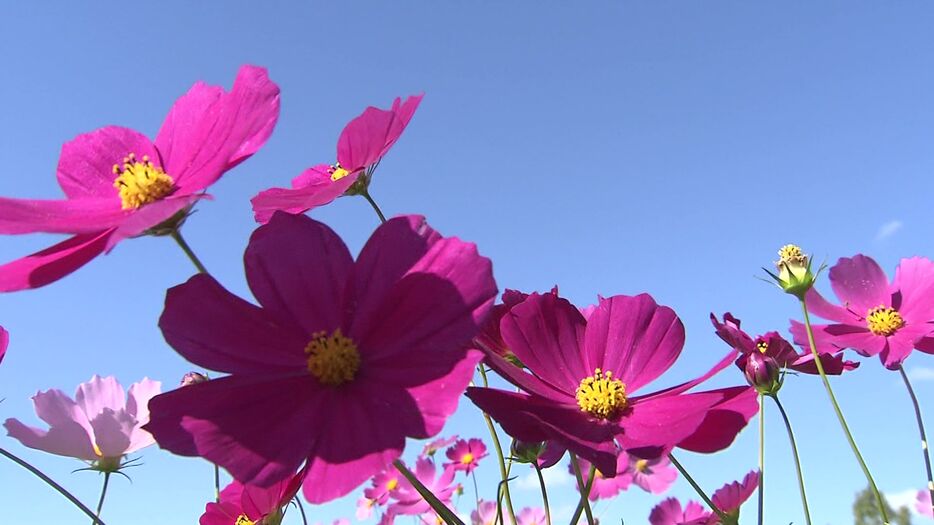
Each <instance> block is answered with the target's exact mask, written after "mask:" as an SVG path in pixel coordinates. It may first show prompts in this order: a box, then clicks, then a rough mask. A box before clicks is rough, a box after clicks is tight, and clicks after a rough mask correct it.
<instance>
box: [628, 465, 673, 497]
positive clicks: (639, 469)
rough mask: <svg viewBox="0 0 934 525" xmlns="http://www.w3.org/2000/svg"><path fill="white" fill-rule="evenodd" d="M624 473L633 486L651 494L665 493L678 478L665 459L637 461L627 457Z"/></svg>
mask: <svg viewBox="0 0 934 525" xmlns="http://www.w3.org/2000/svg"><path fill="white" fill-rule="evenodd" d="M626 472H627V473H628V475H629V476H630V477H631V478H632V483H633V484H634V485H636V486H637V487H639V488H641V489H642V490H644V491H646V492H649V493H651V494H661V493H663V492H665V491H666V490H668V489H669V488H670V487H671V485H672V484H673V483H674V482H675V479H677V477H678V471H677V470H676V469H675V468H674V467H672V466H671V462H670V461H669V460H668V458H667V457H661V458H658V459H639V458H637V457H635V456H628V466H627V469H626Z"/></svg>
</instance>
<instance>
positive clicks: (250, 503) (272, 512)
mask: <svg viewBox="0 0 934 525" xmlns="http://www.w3.org/2000/svg"><path fill="white" fill-rule="evenodd" d="M304 475H305V473H304V471H301V472H299V473H298V474H295V475H293V476H290V477H288V478H286V479H284V480H282V481H279V482H277V483H273V484H272V485H271V486H269V487H265V488H264V487H257V486H256V485H243V484H242V483H239V482H237V481H234V482H233V483H231V484H229V485H227V487H226V488H224V490H222V491H221V494H220V501H218V502H213V501H212V502H210V503H208V504H207V505H205V508H204V514H202V515H201V520H200V521H199V523H200V525H279V523H280V522H281V521H282V517H283V515H284V513H283V507H285V506H286V505H287V504H288V503H289V501H291V499H292V498H294V497H295V494H296V493H297V492H298V489H299V488H300V487H301V486H302V479H303V478H304Z"/></svg>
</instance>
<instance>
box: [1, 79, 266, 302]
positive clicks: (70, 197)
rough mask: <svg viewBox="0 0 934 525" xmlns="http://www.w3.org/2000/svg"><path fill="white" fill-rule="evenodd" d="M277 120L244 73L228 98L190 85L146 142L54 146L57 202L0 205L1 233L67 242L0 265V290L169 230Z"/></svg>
mask: <svg viewBox="0 0 934 525" xmlns="http://www.w3.org/2000/svg"><path fill="white" fill-rule="evenodd" d="M278 117H279V88H278V87H277V86H276V85H275V84H274V83H273V82H271V81H270V80H269V78H268V77H267V75H266V70H265V69H262V68H258V67H254V66H243V67H241V68H240V71H239V73H238V74H237V79H236V81H235V82H234V86H233V90H231V91H230V92H225V91H224V90H223V89H222V88H220V87H218V86H209V85H207V84H204V83H201V82H198V83H197V84H195V85H194V86H193V87H192V88H191V89H190V90H189V91H188V93H186V94H185V95H184V96H182V97H181V98H179V99H178V100H177V101H176V102H175V105H174V106H172V109H171V110H169V114H168V116H167V117H166V119H165V122H164V123H163V124H162V128H161V129H160V130H159V133H158V135H156V139H155V141H150V140H149V139H148V138H147V137H146V136H144V135H143V134H141V133H139V132H137V131H133V130H131V129H128V128H122V127H117V126H108V127H105V128H101V129H98V130H96V131H92V132H91V133H86V134H83V135H79V136H78V137H76V138H75V139H74V140H72V141H71V142H68V143H66V144H65V145H64V146H63V147H62V154H61V157H60V158H59V162H58V183H59V185H60V186H61V188H62V191H64V193H65V196H66V198H65V199H64V200H30V199H10V198H0V234H22V233H34V232H47V233H67V234H72V236H71V237H69V238H68V239H66V240H64V241H62V242H60V243H58V244H56V245H54V246H51V247H49V248H46V249H44V250H42V251H40V252H37V253H34V254H32V255H29V256H26V257H24V258H22V259H19V260H16V261H13V262H11V263H7V264H5V265H2V266H0V291H4V292H11V291H16V290H22V289H26V288H38V287H40V286H44V285H46V284H49V283H51V282H54V281H56V280H58V279H61V278H62V277H64V276H66V275H68V274H70V273H71V272H73V271H75V270H77V269H78V268H80V267H81V266H83V265H84V264H86V263H87V262H88V261H90V260H91V259H93V258H94V257H97V256H98V255H100V254H101V253H103V252H105V251H109V250H111V249H112V248H113V247H114V246H115V245H116V244H117V243H118V242H120V241H122V240H123V239H126V238H129V237H135V236H137V235H142V234H145V233H147V232H150V231H154V229H157V228H158V229H160V230H161V229H172V228H176V227H178V225H179V223H180V221H181V220H182V219H183V218H184V215H185V213H186V210H188V209H189V208H190V207H191V206H192V205H193V204H194V203H195V201H197V200H198V199H199V198H201V197H203V196H204V190H205V189H206V188H207V187H208V186H210V185H211V184H213V183H214V182H215V181H217V179H219V178H220V177H221V175H223V174H224V172H226V171H227V170H229V169H231V168H233V167H234V166H236V165H237V164H239V163H241V162H243V161H244V160H246V159H247V158H249V157H250V156H251V155H253V154H254V153H255V152H256V151H257V150H258V149H259V148H260V147H261V146H262V145H263V144H264V143H265V142H266V139H268V138H269V136H270V134H271V133H272V129H273V127H274V126H275V124H276V120H277V119H278Z"/></svg>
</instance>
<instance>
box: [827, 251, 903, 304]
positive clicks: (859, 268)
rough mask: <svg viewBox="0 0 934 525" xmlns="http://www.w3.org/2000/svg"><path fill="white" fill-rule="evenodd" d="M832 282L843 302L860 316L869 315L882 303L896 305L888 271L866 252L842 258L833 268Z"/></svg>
mask: <svg viewBox="0 0 934 525" xmlns="http://www.w3.org/2000/svg"><path fill="white" fill-rule="evenodd" d="M830 285H831V287H832V288H833V291H834V293H836V294H837V297H838V298H840V301H841V302H842V303H844V304H849V305H850V307H851V308H852V309H853V310H855V311H856V312H857V313H858V314H859V315H866V312H868V311H869V309H870V308H875V307H876V306H879V305H883V306H892V304H891V302H892V299H891V294H890V293H889V281H888V279H887V278H886V277H885V272H883V271H882V268H880V267H879V264H878V263H876V261H874V260H873V259H872V258H870V257H867V256H865V255H862V254H859V255H856V256H854V257H853V258H846V257H842V258H840V260H839V261H837V264H835V265H834V266H833V268H831V269H830Z"/></svg>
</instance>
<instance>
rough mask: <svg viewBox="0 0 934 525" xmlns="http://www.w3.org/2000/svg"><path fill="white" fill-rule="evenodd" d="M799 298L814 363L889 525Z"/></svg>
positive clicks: (803, 303)
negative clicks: (831, 386)
mask: <svg viewBox="0 0 934 525" xmlns="http://www.w3.org/2000/svg"><path fill="white" fill-rule="evenodd" d="M798 300H799V302H800V303H801V310H802V311H803V312H804V328H805V329H806V330H807V333H808V344H809V345H810V346H811V353H812V354H814V364H815V365H817V372H818V373H820V378H821V380H822V381H823V382H824V389H825V390H827V396H828V397H830V403H831V404H832V405H833V410H834V412H836V413H837V419H838V420H840V426H841V427H843V433H844V434H846V439H847V441H849V443H850V448H851V449H853V454H854V455H855V456H856V461H858V462H859V466H860V468H862V469H863V474H865V476H866V480H867V481H869V488H870V489H872V493H873V495H874V496H875V498H876V505H878V506H879V513H880V514H881V515H882V523H883V524H884V525H889V515H888V513H887V512H886V511H885V503H884V501H883V499H882V494H880V493H879V488H878V487H876V482H875V481H874V480H873V479H872V474H870V473H869V467H868V466H866V462H865V461H864V460H863V455H862V454H860V453H859V447H857V446H856V441H855V440H854V439H853V435H852V434H851V433H850V427H849V425H847V424H846V418H844V417H843V412H842V411H841V410H840V405H839V404H837V398H836V396H834V395H833V389H832V388H830V380H828V379H827V374H826V373H824V365H823V364H822V363H821V360H820V355H819V354H818V353H817V344H816V343H815V341H814V330H813V329H812V328H811V317H810V316H809V315H808V305H807V303H806V302H805V300H804V298H803V297H801V298H799V299H798Z"/></svg>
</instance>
